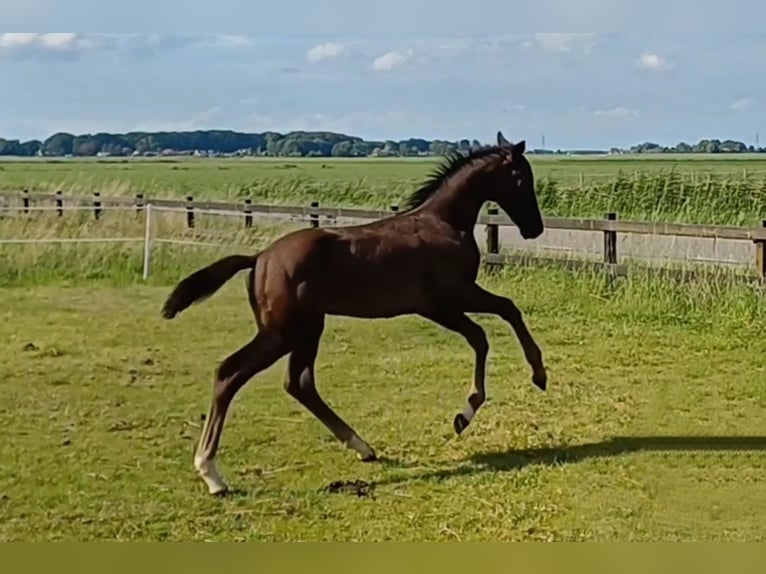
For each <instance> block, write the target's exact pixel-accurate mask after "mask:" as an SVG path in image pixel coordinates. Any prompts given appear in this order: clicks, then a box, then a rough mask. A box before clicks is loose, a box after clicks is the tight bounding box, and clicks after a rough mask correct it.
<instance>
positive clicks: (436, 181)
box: [405, 146, 504, 211]
mask: <svg viewBox="0 0 766 574" xmlns="http://www.w3.org/2000/svg"><path fill="white" fill-rule="evenodd" d="M503 150H504V148H502V147H500V146H487V147H483V148H479V149H475V150H473V151H470V152H468V153H465V152H460V151H450V152H448V153H447V154H445V159H444V161H443V162H442V164H441V165H440V166H438V167H437V168H436V169H435V170H434V171H433V173H432V174H431V175H429V176H428V179H426V181H425V182H423V184H422V185H421V186H420V187H419V188H418V189H416V190H415V191H414V192H413V193H412V194H411V195H410V197H409V198H408V199H407V201H406V203H405V211H410V210H412V209H415V208H416V207H419V206H421V205H423V203H425V202H426V200H427V199H428V198H429V197H431V196H432V195H433V194H434V193H436V192H437V191H438V190H439V188H440V187H441V185H442V184H443V183H444V182H445V181H446V180H447V178H449V177H451V176H453V175H455V174H456V173H457V172H459V171H460V170H461V169H463V168H464V167H466V166H467V165H469V164H471V163H472V162H473V161H474V160H477V159H482V158H485V157H489V156H492V155H495V154H497V153H499V152H500V151H503Z"/></svg>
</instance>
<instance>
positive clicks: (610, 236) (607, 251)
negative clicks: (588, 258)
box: [604, 212, 617, 265]
mask: <svg viewBox="0 0 766 574" xmlns="http://www.w3.org/2000/svg"><path fill="white" fill-rule="evenodd" d="M606 219H607V221H617V214H616V213H611V212H610V213H607V214H606ZM604 263H607V264H609V265H617V232H616V231H604Z"/></svg>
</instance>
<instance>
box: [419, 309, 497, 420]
mask: <svg viewBox="0 0 766 574" xmlns="http://www.w3.org/2000/svg"><path fill="white" fill-rule="evenodd" d="M422 316H423V317H425V318H426V319H430V320H431V321H434V322H435V323H437V324H439V325H441V326H442V327H445V328H447V329H449V330H450V331H455V332H456V333H460V334H461V335H463V337H464V338H465V340H466V341H467V342H468V344H469V345H471V348H472V349H473V351H474V353H475V354H476V360H475V364H474V373H473V384H472V386H471V393H470V395H469V396H468V404H467V405H466V407H465V409H464V410H463V412H462V413H458V414H457V415H455V419H454V421H453V423H452V426H453V427H454V429H455V432H456V433H457V434H460V433H462V432H463V431H464V430H465V429H466V428H467V427H468V425H469V424H470V422H471V419H473V417H474V415H475V414H476V412H477V411H478V410H479V407H481V405H483V404H484V401H485V400H486V398H487V393H486V387H485V373H486V364H487V354H488V353H489V343H488V342H487V334H486V333H485V332H484V329H482V328H481V326H479V325H478V324H477V323H475V322H474V321H472V320H471V319H470V318H469V317H467V316H466V315H465V314H464V313H462V312H461V311H459V310H457V309H456V308H455V307H451V306H448V305H445V306H443V307H442V308H440V309H439V310H437V311H433V312H429V313H423V314H422Z"/></svg>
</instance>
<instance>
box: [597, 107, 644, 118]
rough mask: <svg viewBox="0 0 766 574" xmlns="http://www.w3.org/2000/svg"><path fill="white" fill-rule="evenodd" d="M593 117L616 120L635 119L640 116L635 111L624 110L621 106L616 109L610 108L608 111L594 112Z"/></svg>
mask: <svg viewBox="0 0 766 574" xmlns="http://www.w3.org/2000/svg"><path fill="white" fill-rule="evenodd" d="M593 115H594V116H598V117H604V118H612V119H617V120H625V119H635V118H638V117H639V116H640V114H639V113H638V112H637V111H636V110H632V109H630V108H625V107H623V106H617V107H616V108H612V109H610V110H596V111H595V112H593Z"/></svg>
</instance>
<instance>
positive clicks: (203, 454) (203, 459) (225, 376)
mask: <svg viewBox="0 0 766 574" xmlns="http://www.w3.org/2000/svg"><path fill="white" fill-rule="evenodd" d="M286 352H287V347H286V345H285V343H284V340H283V338H282V337H281V336H280V335H279V334H276V333H273V332H269V331H265V330H264V331H261V332H260V333H258V334H257V335H256V336H255V338H254V339H253V340H252V341H250V342H249V343H247V344H246V345H244V346H243V347H242V348H240V349H239V350H237V351H235V352H234V353H232V354H231V355H229V356H228V357H227V358H226V359H224V361H223V362H222V363H221V365H220V366H219V368H218V374H217V377H216V380H215V383H214V385H213V398H212V401H211V403H210V410H209V412H208V415H207V418H206V419H205V426H204V428H203V429H202V435H201V436H200V441H199V445H198V446H197V452H196V454H195V456H194V466H195V468H196V469H197V472H198V473H199V475H200V477H201V478H202V480H203V481H205V484H206V485H207V487H208V490H209V491H210V493H211V494H222V493H224V492H226V491H227V490H228V487H227V486H226V483H224V481H223V479H222V478H221V476H220V475H219V474H218V470H217V469H216V466H215V454H216V451H217V450H218V443H219V441H220V440H221V431H222V430H223V423H224V419H225V418H226V412H227V410H228V408H229V405H230V404H231V401H232V399H233V398H234V395H236V393H237V391H238V390H239V389H241V388H242V387H243V386H244V385H245V383H247V381H248V380H250V379H251V378H252V377H253V376H255V375H256V374H257V373H258V372H260V371H263V370H265V369H267V368H269V367H270V366H271V365H273V364H274V363H275V362H277V361H278V360H279V359H280V358H281V357H282V356H284V354H285V353H286Z"/></svg>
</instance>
